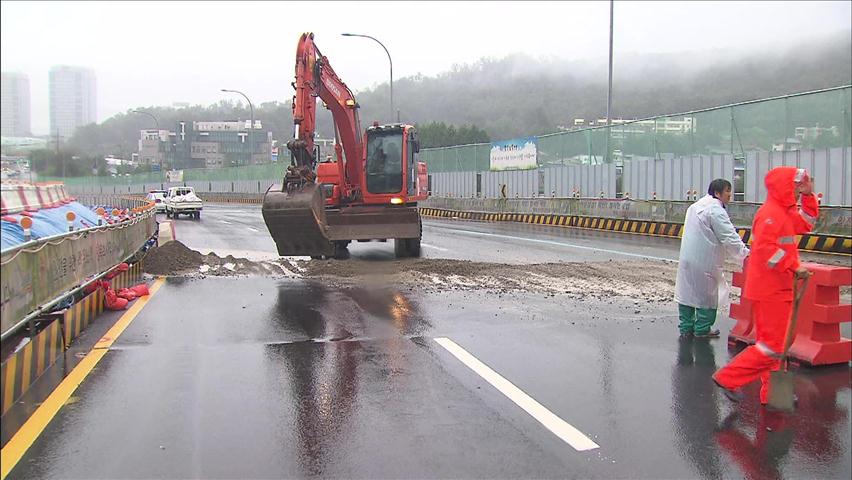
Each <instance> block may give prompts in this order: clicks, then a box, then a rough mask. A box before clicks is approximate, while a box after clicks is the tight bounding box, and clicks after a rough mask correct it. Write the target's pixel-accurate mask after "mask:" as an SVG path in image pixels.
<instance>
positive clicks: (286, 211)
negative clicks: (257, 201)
mask: <svg viewBox="0 0 852 480" xmlns="http://www.w3.org/2000/svg"><path fill="white" fill-rule="evenodd" d="M323 203H324V199H323V195H322V189H321V188H319V185H317V184H316V183H306V184H305V185H304V186H302V187H301V188H300V189H298V190H294V191H290V192H288V191H286V189H285V187H282V185H278V184H276V185H272V186H271V187H269V190H267V191H266V194H265V195H264V197H263V208H262V209H261V212H262V214H263V221H264V222H266V228H267V229H268V230H269V233H270V234H271V235H272V239H273V240H275V245H276V246H277V247H278V254H279V255H281V256H311V257H321V256H326V257H330V256H332V255H333V254H334V244H333V243H332V242H331V240H330V239H329V236H328V222H327V221H326V215H325V206H324V204H323Z"/></svg>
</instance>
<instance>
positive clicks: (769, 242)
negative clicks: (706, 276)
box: [713, 167, 819, 405]
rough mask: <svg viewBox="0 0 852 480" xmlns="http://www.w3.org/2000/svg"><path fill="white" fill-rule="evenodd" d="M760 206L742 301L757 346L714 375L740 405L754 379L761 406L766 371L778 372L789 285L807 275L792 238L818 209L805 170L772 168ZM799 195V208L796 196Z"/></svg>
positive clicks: (808, 225)
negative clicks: (745, 388)
mask: <svg viewBox="0 0 852 480" xmlns="http://www.w3.org/2000/svg"><path fill="white" fill-rule="evenodd" d="M764 183H765V184H766V190H767V198H766V203H764V204H763V205H762V206H761V207H760V209H758V211H757V214H756V215H755V216H754V223H753V224H752V229H751V232H752V238H753V239H754V240H753V241H752V246H751V257H750V258H749V260H748V269H747V271H746V281H745V290H744V295H745V298H747V299H748V300H751V302H752V305H753V309H752V312H753V314H754V322H755V328H756V330H757V343H755V344H754V345H752V346H750V347H748V348H746V349H745V350H743V351H742V352H741V353H740V354H739V355H737V356H736V357H735V358H734V359H733V360H732V361H731V362H730V363H728V365H726V366H725V367H722V368H721V369H719V370H718V371H717V372H716V373H715V374H713V380H714V381H715V382H716V385H718V386H719V387H721V388H722V389H723V391H724V393H725V396H727V397H728V399H730V400H732V401H735V402H737V401H740V400H741V399H742V393H741V392H740V391H739V388H740V387H742V386H743V385H746V384H748V383H751V382H752V381H754V380H755V379H757V378H758V377H759V378H760V381H761V388H760V403H761V404H763V405H766V403H767V402H768V401H769V372H770V371H773V370H778V368H779V364H780V360H779V357H780V355H781V352H782V351H783V350H784V337H785V336H786V333H787V324H788V322H789V319H790V313H791V312H792V308H793V307H792V304H793V303H792V302H793V281H794V276H795V277H796V278H804V277H807V276H808V275H809V273H808V271H807V269H805V268H804V267H802V266H801V265H800V264H799V251H798V247H797V245H796V237H795V236H796V235H797V234H801V233H807V232H809V231H811V229H812V228H813V225H814V222H816V218H817V215H818V214H819V206H818V204H817V199H816V196H814V194H813V187H812V183H811V179H810V177H809V175H808V172H807V171H806V170H804V169H801V168H796V167H777V168H773V169H772V170H770V171H769V172H768V173H767V174H766V178H765V179H764ZM797 196H800V198H801V206H800V207H799V206H798V205H797V201H796V197H797Z"/></svg>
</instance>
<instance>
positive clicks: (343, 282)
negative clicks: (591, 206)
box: [301, 259, 677, 301]
mask: <svg viewBox="0 0 852 480" xmlns="http://www.w3.org/2000/svg"><path fill="white" fill-rule="evenodd" d="M301 266H302V268H304V272H302V275H303V276H305V277H308V278H317V279H320V280H322V281H323V283H326V284H331V285H339V286H348V285H363V284H370V283H385V284H387V283H390V284H394V285H401V286H409V287H411V288H418V289H422V290H425V291H430V292H441V291H448V290H491V291H497V292H504V293H508V292H513V291H523V292H535V293H545V294H552V295H557V294H559V295H567V296H570V297H572V298H607V297H612V296H622V297H629V298H636V299H643V300H648V301H671V299H672V298H673V296H674V282H675V276H676V274H677V264H675V263H674V262H661V261H652V260H644V261H609V262H598V263H543V264H532V265H505V264H496V263H480V262H470V261H463V260H462V261H459V260H446V259H412V260H397V261H390V262H370V261H363V260H345V261H335V260H332V261H324V262H320V261H310V262H303V263H301Z"/></svg>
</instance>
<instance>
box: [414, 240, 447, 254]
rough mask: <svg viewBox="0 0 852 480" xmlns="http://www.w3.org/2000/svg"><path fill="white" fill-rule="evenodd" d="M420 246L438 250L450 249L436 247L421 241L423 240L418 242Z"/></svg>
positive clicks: (445, 250)
mask: <svg viewBox="0 0 852 480" xmlns="http://www.w3.org/2000/svg"><path fill="white" fill-rule="evenodd" d="M420 246H421V247H426V248H434V249H435V250H440V251H442V252H449V251H450V249H449V248H441V247H436V246H435V245H429V244H428V243H423V242H420Z"/></svg>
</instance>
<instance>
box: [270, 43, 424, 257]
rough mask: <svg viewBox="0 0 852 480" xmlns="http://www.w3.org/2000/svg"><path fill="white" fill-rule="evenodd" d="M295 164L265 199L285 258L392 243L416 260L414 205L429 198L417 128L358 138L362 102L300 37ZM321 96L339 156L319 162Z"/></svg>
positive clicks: (371, 131)
mask: <svg viewBox="0 0 852 480" xmlns="http://www.w3.org/2000/svg"><path fill="white" fill-rule="evenodd" d="M293 87H294V88H295V89H296V94H295V95H294V97H293V123H294V135H293V137H294V138H293V140H290V141H289V142H287V149H288V150H290V154H291V161H290V165H289V166H288V167H287V171H286V172H285V174H284V179H283V182H282V183H281V184H275V185H272V186H271V187H269V189H268V190H267V191H266V194H265V195H264V197H263V208H262V213H263V219H264V221H265V222H266V227H267V228H268V229H269V233H270V234H271V235H272V238H273V239H274V240H275V244H276V246H277V247H278V254H279V255H282V256H293V255H298V256H310V257H312V258H314V259H318V258H332V257H333V258H347V257H348V250H347V247H348V245H349V243H350V242H352V241H359V242H366V241H374V240H378V241H386V240H389V239H393V240H394V252H395V254H396V256H397V257H419V256H420V238H421V236H422V231H423V228H422V225H421V220H420V213H419V211H418V210H417V202H419V201H423V200H426V199H427V198H428V196H429V194H428V185H427V182H428V180H427V178H428V177H427V173H426V164H425V163H422V162H420V161H418V159H419V152H420V139H419V137H418V134H417V132H416V131H415V129H414V127H413V126H412V125H405V124H399V123H397V124H390V125H379V124H378V122H374V123H373V125H372V126H370V127H368V128H367V129H366V131H365V132H364V134H363V136H362V135H361V124H360V120H359V118H358V108H359V105H358V102H356V101H355V96H354V95H353V94H352V91H351V90H349V87H347V86H346V84H345V83H343V81H342V80H341V79H340V78H339V77H338V76H337V74H335V73H334V70H333V69H332V68H331V64H329V61H328V58H327V57H325V56H323V55H322V54H321V53H320V51H319V49H317V46H316V45H315V44H314V35H313V33H305V34H302V36H301V38H300V39H299V45H298V47H297V49H296V81H295V82H294V83H293ZM317 97H319V99H321V100H322V101H323V103H324V104H325V105H326V106H327V108H328V109H329V110H331V114H332V118H333V120H334V136H335V145H334V153H335V157H334V158H333V159H331V161H325V162H320V161H319V160H320V151H319V147H318V146H317V145H315V143H314V138H315V136H316V132H315V128H316V108H317Z"/></svg>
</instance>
